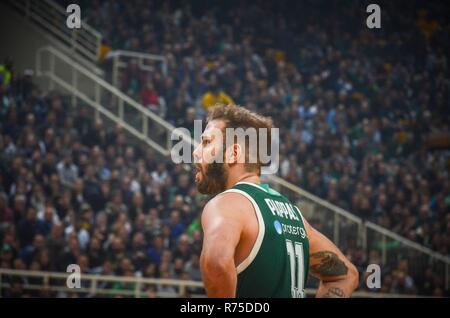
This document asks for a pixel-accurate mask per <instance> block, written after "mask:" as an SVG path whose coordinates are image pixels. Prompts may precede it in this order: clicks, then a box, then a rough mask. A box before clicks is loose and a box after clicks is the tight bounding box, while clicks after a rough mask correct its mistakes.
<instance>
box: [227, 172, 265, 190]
mask: <svg viewBox="0 0 450 318" xmlns="http://www.w3.org/2000/svg"><path fill="white" fill-rule="evenodd" d="M238 182H250V183H257V184H260V183H261V180H260V178H259V176H258V175H257V174H255V173H254V172H245V173H243V174H241V175H239V176H231V175H230V176H229V177H228V180H227V185H226V188H227V190H228V189H230V188H232V187H233V186H234V185H235V184H236V183H238Z"/></svg>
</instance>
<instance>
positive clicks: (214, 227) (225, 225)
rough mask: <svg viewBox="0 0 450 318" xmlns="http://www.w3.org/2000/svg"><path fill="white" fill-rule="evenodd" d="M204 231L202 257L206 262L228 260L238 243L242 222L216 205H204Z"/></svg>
mask: <svg viewBox="0 0 450 318" xmlns="http://www.w3.org/2000/svg"><path fill="white" fill-rule="evenodd" d="M202 228H203V232H204V237H203V249H202V258H203V260H204V261H206V262H218V261H221V260H222V261H229V260H230V259H234V252H235V249H236V246H237V245H238V243H239V239H240V236H241V232H242V224H241V222H239V220H237V219H236V218H234V217H233V216H231V215H229V214H228V213H226V211H225V212H224V211H220V210H219V209H218V207H217V206H214V205H213V206H210V207H205V211H204V212H203V214H202Z"/></svg>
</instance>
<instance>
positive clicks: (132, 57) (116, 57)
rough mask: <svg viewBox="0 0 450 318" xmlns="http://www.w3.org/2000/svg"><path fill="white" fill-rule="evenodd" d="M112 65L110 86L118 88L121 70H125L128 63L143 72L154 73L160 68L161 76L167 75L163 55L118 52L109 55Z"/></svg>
mask: <svg viewBox="0 0 450 318" xmlns="http://www.w3.org/2000/svg"><path fill="white" fill-rule="evenodd" d="M108 58H111V59H112V60H113V63H112V76H111V82H112V84H113V85H114V86H115V87H117V88H120V86H119V85H120V83H119V77H120V71H121V69H126V68H127V67H128V66H129V64H130V63H136V66H137V68H138V69H139V70H140V71H143V72H148V73H151V72H154V71H155V70H156V69H157V68H160V70H161V72H162V74H164V75H166V74H167V61H166V57H165V56H163V55H155V54H148V53H141V52H133V51H124V50H118V51H113V52H111V53H110V56H109V57H108Z"/></svg>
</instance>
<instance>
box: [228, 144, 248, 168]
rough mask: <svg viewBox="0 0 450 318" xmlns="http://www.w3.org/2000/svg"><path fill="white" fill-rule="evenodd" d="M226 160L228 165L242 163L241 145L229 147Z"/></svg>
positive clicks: (243, 159)
mask: <svg viewBox="0 0 450 318" xmlns="http://www.w3.org/2000/svg"><path fill="white" fill-rule="evenodd" d="M227 158H228V163H229V164H234V163H241V162H244V161H245V158H242V148H241V145H239V144H233V145H232V146H231V147H229V148H228V149H227Z"/></svg>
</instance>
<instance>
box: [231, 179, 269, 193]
mask: <svg viewBox="0 0 450 318" xmlns="http://www.w3.org/2000/svg"><path fill="white" fill-rule="evenodd" d="M236 184H248V185H250V186H254V187H256V188H258V189H260V190H263V191H264V192H267V190H266V189H264V188H263V187H261V186H260V185H259V184H257V183H250V182H245V181H241V182H238V183H236Z"/></svg>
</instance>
